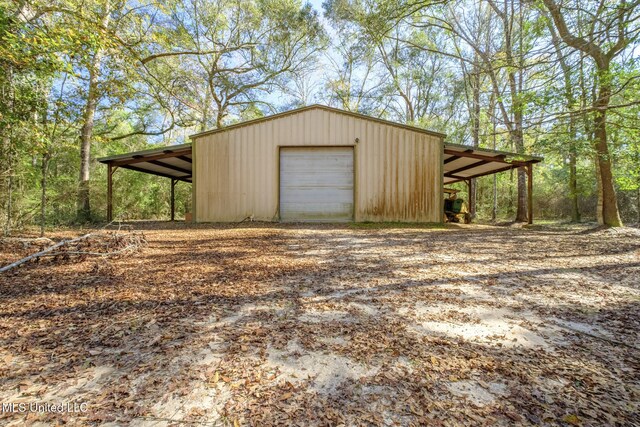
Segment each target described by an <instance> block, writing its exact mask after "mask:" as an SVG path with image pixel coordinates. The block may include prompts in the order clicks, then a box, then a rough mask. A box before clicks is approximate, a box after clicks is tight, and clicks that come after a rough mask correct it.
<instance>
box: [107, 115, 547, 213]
mask: <svg viewBox="0 0 640 427" xmlns="http://www.w3.org/2000/svg"><path fill="white" fill-rule="evenodd" d="M444 138H445V135H444V134H441V133H438V132H432V131H428V130H425V129H421V128H417V127H412V126H406V125H402V124H399V123H393V122H389V121H385V120H380V119H376V118H373V117H368V116H364V115H361V114H356V113H351V112H347V111H342V110H338V109H334V108H330V107H326V106H321V105H312V106H309V107H304V108H300V109H296V110H292V111H288V112H284V113H280V114H276V115H273V116H268V117H264V118H260V119H257V120H252V121H248V122H243V123H239V124H236V125H232V126H228V127H225V128H221V129H216V130H212V131H207V132H202V133H199V134H196V135H192V136H191V140H192V144H185V145H182V146H173V147H163V148H161V149H158V150H147V151H144V152H137V153H128V154H124V155H118V156H111V157H106V158H103V159H99V161H101V162H103V163H105V164H107V165H108V166H109V185H108V187H109V190H108V191H109V196H108V199H109V203H108V205H109V207H108V209H109V212H108V216H109V217H111V216H112V210H113V207H112V203H111V192H112V185H111V182H112V180H111V177H112V175H113V172H114V171H115V170H116V168H118V167H124V168H128V169H134V170H137V171H141V172H148V173H152V174H155V175H160V176H166V177H169V178H171V179H172V190H173V187H174V185H175V183H176V182H177V181H186V182H192V187H193V188H192V189H193V197H192V203H193V206H192V213H193V220H194V221H196V222H231V221H241V220H243V219H246V218H252V219H254V220H261V221H331V222H335V221H404V222H442V221H443V191H442V190H443V185H444V184H447V183H452V182H458V181H468V180H469V179H470V178H473V177H476V176H482V175H487V174H490V173H496V172H499V171H503V170H507V169H512V168H516V167H525V168H527V171H528V172H529V184H530V185H529V187H530V189H531V167H532V164H533V163H535V162H538V161H540V159H539V158H534V157H526V158H525V157H523V156H518V157H517V160H514V159H510V158H509V156H513V154H512V153H503V152H495V151H491V150H484V149H483V150H478V149H472V148H470V147H467V146H460V145H454V144H445V143H444ZM172 193H173V191H172ZM172 200H173V196H172ZM530 204H531V203H530ZM172 205H173V202H172ZM172 211H173V209H172Z"/></svg>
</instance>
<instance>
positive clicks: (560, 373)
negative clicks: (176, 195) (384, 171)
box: [0, 223, 640, 426]
mask: <svg viewBox="0 0 640 427" xmlns="http://www.w3.org/2000/svg"><path fill="white" fill-rule="evenodd" d="M134 228H137V229H141V228H142V229H144V231H143V232H144V234H145V235H146V238H147V240H148V242H149V243H148V247H146V248H144V249H143V250H141V251H140V252H138V253H136V254H133V255H127V256H121V257H119V258H116V259H105V258H99V257H87V258H85V259H79V260H78V259H70V260H64V259H56V260H51V259H48V260H42V261H40V262H38V263H31V264H29V265H26V266H23V267H20V268H17V269H14V270H12V271H11V272H9V273H5V274H2V273H0V373H1V375H0V377H1V378H0V401H1V402H3V403H8V402H12V403H20V402H22V403H27V404H28V403H31V402H45V403H67V402H75V403H77V404H80V403H85V404H86V408H85V409H86V412H73V413H63V414H58V413H32V414H26V413H9V412H6V411H5V412H4V413H0V424H3V425H23V424H24V422H25V421H27V422H29V423H32V424H34V425H50V424H52V423H54V422H56V421H57V422H67V423H69V424H71V425H97V424H101V425H113V426H116V425H124V424H127V425H133V426H169V425H234V426H237V425H256V426H265V425H314V426H315V425H347V426H351V425H389V426H392V425H398V426H407V425H432V426H438V425H445V426H458V425H474V426H475V425H498V426H500V425H504V426H507V425H568V426H571V425H575V426H591V425H594V426H595V425H621V426H622V425H625V426H629V425H640V336H639V332H640V232H638V230H635V229H622V230H598V229H595V230H594V229H589V228H586V227H573V228H572V227H533V228H531V229H523V228H513V227H491V226H480V225H473V226H457V227H454V226H451V227H447V228H445V229H433V228H412V227H403V228H396V227H381V228H378V227H375V226H348V225H341V226H329V225H322V226H320V225H318V226H307V225H304V226H295V225H267V224H238V225H236V226H233V227H231V226H218V227H215V226H208V227H197V228H193V227H192V228H185V226H184V225H170V224H166V223H165V224H135V225H134ZM79 234H81V232H79V231H77V230H75V231H66V232H64V233H57V234H56V233H54V237H56V238H60V237H63V236H71V235H74V236H77V235H79ZM31 251H33V249H31ZM27 253H29V249H28V248H20V247H16V246H15V245H13V246H11V245H4V246H3V247H2V248H1V249H0V264H6V263H8V262H9V261H12V260H15V259H18V258H20V257H22V256H24V255H26V254H27Z"/></svg>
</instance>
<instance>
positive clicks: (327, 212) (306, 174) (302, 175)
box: [280, 147, 353, 221]
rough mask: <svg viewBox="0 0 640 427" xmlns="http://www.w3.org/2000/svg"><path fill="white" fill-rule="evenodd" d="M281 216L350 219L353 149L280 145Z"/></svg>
mask: <svg viewBox="0 0 640 427" xmlns="http://www.w3.org/2000/svg"><path fill="white" fill-rule="evenodd" d="M280 219H281V220H282V221H351V220H352V219H353V148H352V147H312V148H311V147H310V148H297V147H296V148H293V147H291V148H286V147H282V148H281V149H280Z"/></svg>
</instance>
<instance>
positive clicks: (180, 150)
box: [98, 144, 192, 182]
mask: <svg viewBox="0 0 640 427" xmlns="http://www.w3.org/2000/svg"><path fill="white" fill-rule="evenodd" d="M98 161H99V162H100V163H105V164H109V165H111V166H117V167H121V168H125V169H131V170H134V171H138V172H144V173H150V174H152V175H158V176H163V177H165V178H173V179H177V180H179V181H185V182H192V167H191V166H192V164H191V163H192V156H191V144H182V145H169V146H165V147H160V148H154V149H150V150H143V151H135V152H132V153H126V154H117V155H114V156H109V157H102V158H99V159H98Z"/></svg>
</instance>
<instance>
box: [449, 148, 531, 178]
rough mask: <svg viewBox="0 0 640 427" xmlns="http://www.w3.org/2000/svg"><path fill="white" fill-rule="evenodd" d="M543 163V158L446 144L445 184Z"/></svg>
mask: <svg viewBox="0 0 640 427" xmlns="http://www.w3.org/2000/svg"><path fill="white" fill-rule="evenodd" d="M541 161H542V157H536V156H525V155H523V154H516V153H510V152H507V151H498V150H490V149H487V148H473V147H469V146H468V145H459V144H449V143H445V144H444V168H443V171H444V184H453V183H454V182H459V181H466V180H469V179H471V178H478V177H480V176H485V175H491V174H494V173H498V172H503V171H506V170H509V169H515V168H519V167H521V166H526V165H530V164H533V163H539V162H541Z"/></svg>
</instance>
